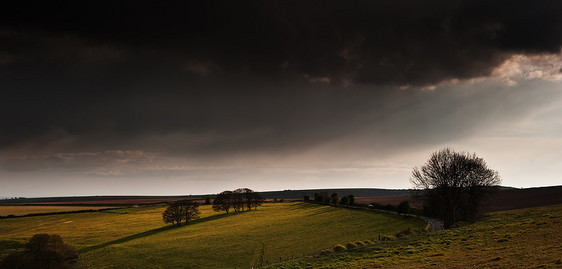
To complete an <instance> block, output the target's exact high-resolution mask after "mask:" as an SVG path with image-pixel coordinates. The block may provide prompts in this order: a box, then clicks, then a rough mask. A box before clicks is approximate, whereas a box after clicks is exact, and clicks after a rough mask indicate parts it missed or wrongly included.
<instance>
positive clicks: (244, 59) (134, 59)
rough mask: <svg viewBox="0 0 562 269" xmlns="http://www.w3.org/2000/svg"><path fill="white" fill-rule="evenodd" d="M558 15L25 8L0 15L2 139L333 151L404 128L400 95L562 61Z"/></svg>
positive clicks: (232, 6)
mask: <svg viewBox="0 0 562 269" xmlns="http://www.w3.org/2000/svg"><path fill="white" fill-rule="evenodd" d="M560 13H562V3H561V2H559V1H533V2H528V1H245V2H240V1H222V2H216V1H197V2H165V3H156V2H150V3H149V2H143V1H130V2H117V1H112V2H110V3H109V4H107V3H101V2H92V3H87V4H85V3H83V2H70V3H66V2H58V3H53V2H49V3H47V2H45V3H39V4H37V3H33V4H31V3H25V2H23V1H22V2H19V1H18V3H17V4H14V6H12V7H10V8H5V9H3V11H2V14H1V16H0V17H1V19H0V72H1V73H0V87H1V89H2V98H1V101H0V104H1V107H0V113H1V115H0V122H1V125H2V126H1V130H2V131H1V134H0V140H1V141H0V146H2V147H3V148H11V147H16V146H17V147H25V148H26V150H34V151H41V150H42V149H43V148H46V149H49V147H54V145H56V147H57V149H56V151H77V150H83V149H87V148H88V147H91V148H93V149H94V150H92V151H96V150H95V148H101V149H107V148H109V149H116V148H119V149H121V148H123V149H130V150H135V149H137V148H149V147H151V146H154V145H156V146H154V147H156V148H158V145H163V144H169V143H167V142H166V141H152V142H151V141H146V136H154V137H158V136H165V135H169V134H174V133H185V134H191V135H192V136H190V137H189V138H185V139H188V140H189V142H185V141H183V142H184V144H182V143H180V142H182V141H173V142H174V143H171V144H172V145H168V146H167V147H166V148H161V149H160V150H164V151H179V152H187V151H189V152H192V153H208V152H211V153H212V152H225V151H236V150H239V149H255V148H261V149H274V150H278V149H285V148H299V147H302V146H304V145H311V144H315V143H322V142H323V141H330V140H332V139H335V138H338V137H341V136H343V135H345V134H346V133H348V132H349V130H360V129H361V128H363V126H364V125H365V124H369V125H370V126H372V125H373V124H374V125H376V124H382V125H388V126H391V125H392V123H390V122H386V121H384V119H385V117H388V115H394V114H393V113H398V112H399V110H400V109H403V108H404V107H407V105H405V104H404V102H406V103H407V102H409V100H416V95H415V94H416V93H411V92H410V91H406V92H403V93H397V92H396V90H394V89H391V88H389V87H390V86H404V85H411V86H420V87H423V86H427V85H433V84H438V83H440V82H442V81H447V80H451V79H468V78H475V77H482V76H488V75H490V74H491V72H492V70H493V69H494V68H495V67H497V66H498V65H499V64H501V63H502V62H503V61H504V60H506V59H508V58H509V56H510V55H511V54H514V53H523V54H525V53H535V54H537V53H538V54H540V53H559V52H560V45H561V43H562V20H561V19H560V18H559V17H560V15H559V14H560ZM354 85H360V86H354ZM370 86H372V87H371V88H369V87H370ZM401 102H402V103H401ZM411 102H414V101H411ZM427 116H428V118H429V117H431V116H434V114H432V115H427ZM413 123H415V120H414V121H413V122H412V124H413ZM395 124H397V123H395ZM404 124H405V125H406V124H407V122H406V123H404ZM402 127H403V125H396V126H394V125H392V126H391V127H388V130H392V132H398V133H400V132H401V131H402V130H403V128H402ZM420 128H423V127H420ZM406 129H407V128H406ZM459 132H460V131H459ZM379 135H384V134H379ZM387 135H388V134H387ZM429 136H430V135H428V137H429ZM202 137H205V139H203V138H202ZM135 141H142V143H141V142H138V143H139V144H136V143H137V142H135ZM194 141H195V142H194ZM157 151H158V150H157Z"/></svg>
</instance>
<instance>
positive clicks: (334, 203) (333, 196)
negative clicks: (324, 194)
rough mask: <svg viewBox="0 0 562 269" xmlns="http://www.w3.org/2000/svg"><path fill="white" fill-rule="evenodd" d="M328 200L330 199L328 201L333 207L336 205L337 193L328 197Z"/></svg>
mask: <svg viewBox="0 0 562 269" xmlns="http://www.w3.org/2000/svg"><path fill="white" fill-rule="evenodd" d="M330 199H331V201H330V203H331V204H333V205H337V204H338V201H339V198H338V194H337V193H332V196H330Z"/></svg>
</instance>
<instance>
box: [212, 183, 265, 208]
mask: <svg viewBox="0 0 562 269" xmlns="http://www.w3.org/2000/svg"><path fill="white" fill-rule="evenodd" d="M264 200H265V199H263V197H262V196H261V195H260V194H259V193H257V192H255V191H253V190H251V189H248V188H240V189H236V190H234V191H223V192H221V193H219V194H218V195H217V196H216V197H215V200H214V201H213V209H214V210H215V211H225V212H226V213H227V214H228V213H229V212H230V210H231V209H232V210H234V211H235V212H240V211H244V210H245V209H248V210H252V208H254V209H257V207H258V206H260V205H262V203H263V202H264Z"/></svg>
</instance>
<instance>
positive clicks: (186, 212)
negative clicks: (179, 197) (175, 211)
mask: <svg viewBox="0 0 562 269" xmlns="http://www.w3.org/2000/svg"><path fill="white" fill-rule="evenodd" d="M178 203H179V204H180V206H181V207H182V211H183V219H184V220H185V224H187V222H188V221H190V220H196V219H198V218H199V214H201V212H200V211H199V203H197V202H194V201H191V200H183V201H179V202H178Z"/></svg>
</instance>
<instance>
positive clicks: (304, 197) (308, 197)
mask: <svg viewBox="0 0 562 269" xmlns="http://www.w3.org/2000/svg"><path fill="white" fill-rule="evenodd" d="M302 200H303V201H305V202H309V201H310V196H308V195H305V196H303V197H302Z"/></svg>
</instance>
